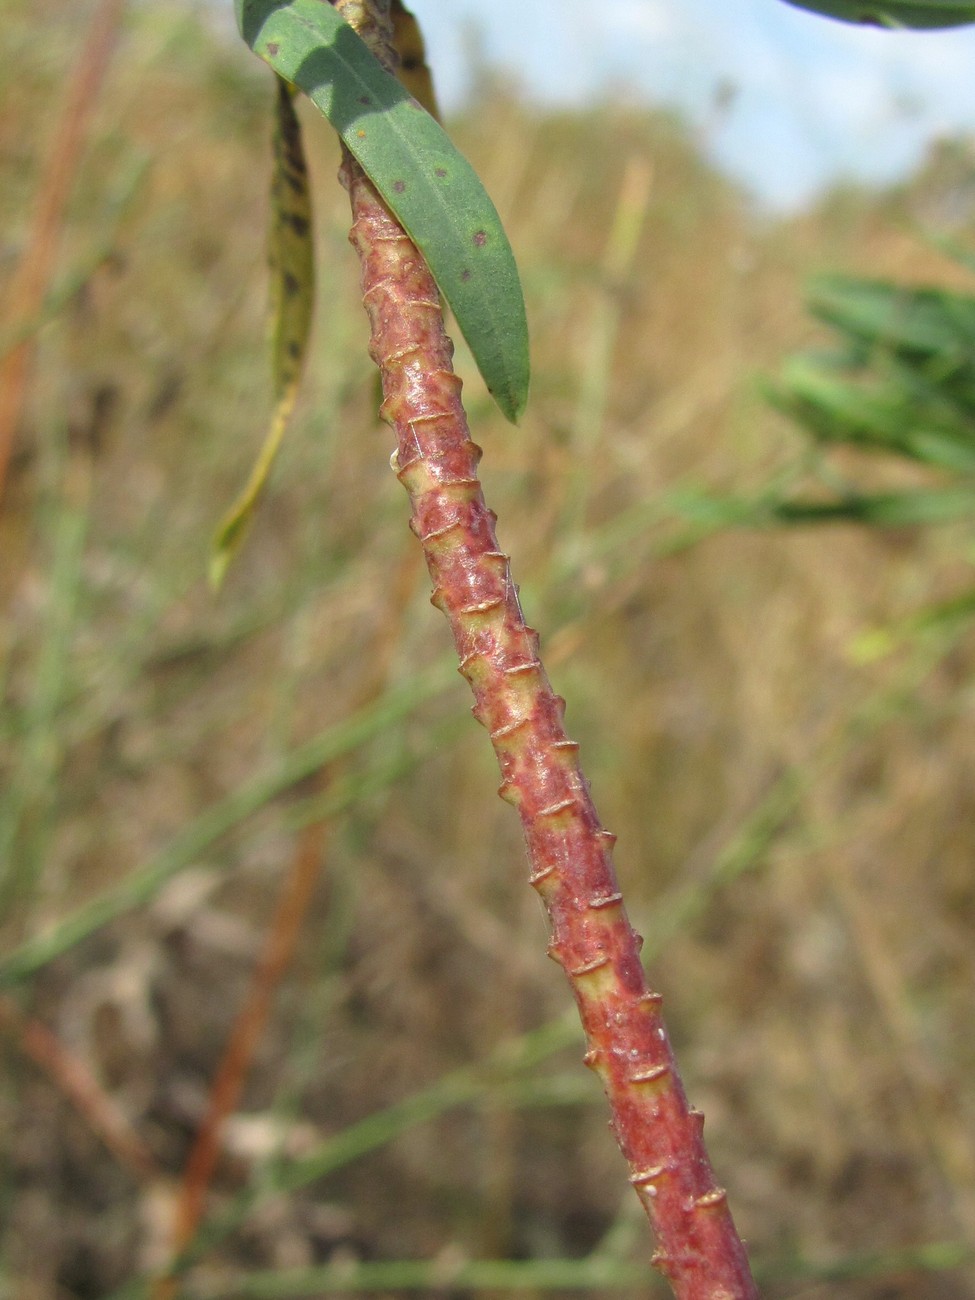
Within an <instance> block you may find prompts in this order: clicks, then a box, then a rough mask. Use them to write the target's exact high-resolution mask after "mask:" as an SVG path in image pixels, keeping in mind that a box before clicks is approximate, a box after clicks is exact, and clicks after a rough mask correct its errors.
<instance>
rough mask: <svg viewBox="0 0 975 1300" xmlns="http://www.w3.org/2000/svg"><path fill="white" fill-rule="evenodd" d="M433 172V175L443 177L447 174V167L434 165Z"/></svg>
mask: <svg viewBox="0 0 975 1300" xmlns="http://www.w3.org/2000/svg"><path fill="white" fill-rule="evenodd" d="M433 174H434V176H440V177H441V178H443V177H444V176H446V175H447V168H446V167H435V168H434V170H433Z"/></svg>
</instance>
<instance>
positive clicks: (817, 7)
mask: <svg viewBox="0 0 975 1300" xmlns="http://www.w3.org/2000/svg"><path fill="white" fill-rule="evenodd" d="M786 4H790V5H793V6H794V7H795V8H796V9H808V10H809V11H810V12H811V13H816V14H824V15H825V16H826V17H827V18H839V19H840V20H841V21H843V22H847V23H867V24H871V25H872V26H874V27H894V28H897V27H914V28H917V29H919V30H923V29H928V30H930V29H934V28H938V27H961V26H962V25H963V24H965V23H975V3H973V2H972V0H786Z"/></svg>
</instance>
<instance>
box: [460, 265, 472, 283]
mask: <svg viewBox="0 0 975 1300" xmlns="http://www.w3.org/2000/svg"><path fill="white" fill-rule="evenodd" d="M460 278H461V279H462V280H463V281H464V282H465V283H466V282H467V281H468V280H469V279H470V278H471V272H470V268H469V267H466V266H465V267H464V269H463V271H461V273H460Z"/></svg>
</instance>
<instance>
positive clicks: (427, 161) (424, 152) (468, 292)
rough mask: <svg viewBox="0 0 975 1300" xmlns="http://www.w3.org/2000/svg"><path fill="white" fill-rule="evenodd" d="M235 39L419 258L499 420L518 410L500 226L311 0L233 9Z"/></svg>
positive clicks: (517, 327)
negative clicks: (356, 169) (363, 179)
mask: <svg viewBox="0 0 975 1300" xmlns="http://www.w3.org/2000/svg"><path fill="white" fill-rule="evenodd" d="M236 7H237V18H238V23H239V26H240V30H241V34H242V35H243V37H244V40H245V41H246V42H247V44H248V45H249V46H250V47H251V49H252V50H253V51H254V53H255V54H257V55H258V56H259V57H260V58H262V59H263V60H264V61H265V62H266V63H268V64H269V65H270V66H271V67H272V68H273V69H274V71H275V72H277V73H278V75H279V76H281V77H284V78H285V79H286V80H288V81H290V82H292V83H293V84H294V85H296V86H298V87H299V89H301V90H303V91H304V92H305V94H306V95H308V97H309V98H310V99H311V100H312V102H313V103H314V104H316V105H317V107H318V108H319V109H320V110H321V111H322V112H323V113H324V114H325V116H326V117H327V118H328V120H329V122H331V124H332V126H333V127H334V128H335V130H336V131H337V132H338V134H339V135H340V137H341V138H342V140H343V141H344V143H345V144H346V146H347V147H348V149H349V150H350V152H351V153H352V154H353V156H354V157H355V158H356V159H357V161H358V162H359V163H360V165H361V166H362V168H363V170H364V171H365V173H366V175H367V176H368V177H369V179H370V180H371V181H372V183H373V184H374V185H375V187H376V189H377V190H378V191H379V193H380V194H381V195H382V197H383V198H384V200H385V201H386V203H387V204H388V205H389V207H390V209H391V210H392V211H393V212H394V213H395V215H396V217H397V219H398V220H399V221H400V222H401V224H402V225H403V227H404V229H405V230H406V231H407V232H408V233H409V235H410V238H411V239H412V240H413V242H414V243H415V244H416V245H417V247H418V248H419V249H420V251H421V252H422V253H423V256H424V257H425V258H426V260H427V262H428V264H429V266H430V270H431V271H432V272H433V275H434V278H435V279H436V281H437V284H438V285H439V287H440V290H441V292H442V293H443V295H444V297H445V298H446V300H447V302H448V303H449V305H450V308H451V310H452V311H453V313H454V316H455V317H456V319H457V324H458V326H459V327H460V329H461V331H462V333H463V335H464V338H465V339H466V340H467V343H468V345H469V347H470V349H471V352H472V354H473V356H474V360H475V362H476V363H477V367H478V369H479V370H480V372H481V375H482V376H483V378H484V382H485V383H486V384H487V387H488V390H489V392H490V393H491V394H492V396H493V397H494V399H495V401H496V402H497V404H498V406H499V407H500V408H501V410H502V412H503V413H504V415H505V416H506V417H507V418H508V419H509V420H512V421H515V420H517V419H518V417H519V416H520V414H521V412H522V411H523V410H524V407H525V403H526V401H527V399H528V378H529V361H528V324H527V319H526V316H525V304H524V299H523V297H522V291H521V282H520V280H519V278H518V269H517V267H516V265H515V260H514V255H513V254H512V252H511V246H510V244H509V243H508V238H507V236H506V235H505V233H504V229H503V227H502V225H501V220H500V218H499V217H498V214H497V212H496V210H495V208H494V204H493V203H492V202H491V200H490V198H489V197H488V195H487V193H486V192H485V190H484V187H483V185H482V184H481V182H480V181H479V180H478V178H477V175H476V174H475V172H474V170H473V168H472V167H471V165H470V163H468V162H467V160H466V159H465V158H464V157H463V156H462V155H461V154H460V153H459V152H458V151H457V149H456V148H455V147H454V145H453V144H452V143H451V142H450V139H449V138H448V136H447V135H446V133H445V132H444V130H443V128H442V127H441V126H440V125H439V124H438V123H437V122H436V121H434V119H433V118H432V117H431V116H430V115H429V113H427V112H426V111H425V110H424V109H423V108H422V107H421V106H420V105H419V104H418V103H417V101H416V100H415V99H413V98H412V96H411V95H410V94H409V93H408V92H407V91H406V90H405V88H404V87H403V86H402V85H401V84H400V82H399V81H397V80H396V78H395V77H393V76H390V74H389V73H387V72H386V71H385V70H384V69H383V68H382V67H381V66H380V65H379V63H378V62H377V60H376V59H375V58H374V57H373V56H372V54H371V53H370V52H369V50H368V49H367V48H366V46H365V45H364V44H363V42H362V41H361V40H360V39H359V37H358V36H357V35H356V34H355V32H354V31H353V30H352V28H351V27H350V26H349V25H348V24H347V23H346V22H345V21H344V20H343V19H342V18H341V17H340V16H339V15H338V14H337V13H336V12H335V10H334V9H333V8H332V6H331V5H329V4H323V3H322V0H288V2H287V3H284V4H282V3H281V0H236Z"/></svg>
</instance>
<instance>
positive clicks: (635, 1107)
mask: <svg viewBox="0 0 975 1300" xmlns="http://www.w3.org/2000/svg"><path fill="white" fill-rule="evenodd" d="M342 179H343V183H344V184H345V185H346V187H347V188H348V190H349V195H350V198H351V201H352V212H353V226H352V234H351V240H352V243H353V244H354V246H355V248H356V250H357V252H358V254H359V258H360V261H361V266H362V290H363V301H364V305H365V308H366V311H367V313H368V316H369V321H370V324H371V327H372V338H371V342H370V355H371V356H372V357H373V359H374V361H375V362H376V363H377V365H378V366H379V368H380V372H381V375H382V384H383V395H384V401H383V404H382V407H381V414H382V416H383V418H384V419H385V420H386V421H387V423H389V424H390V425H391V426H392V428H393V430H394V432H395V434H396V440H397V451H396V455H395V457H394V465H395V468H396V470H397V473H398V477H399V480H400V482H401V483H402V484H403V486H404V487H405V488H406V490H407V492H408V493H409V496H410V501H411V504H412V519H411V525H410V526H411V527H412V529H413V531H414V532H415V533H416V535H417V537H418V538H419V539H420V542H421V543H422V546H423V550H424V554H425V556H426V561H427V567H428V568H429V571H430V575H431V578H432V580H433V596H432V600H433V603H434V604H435V605H436V606H437V607H438V608H439V609H441V610H442V611H443V612H444V614H445V615H446V616H447V619H448V621H449V623H450V627H451V631H452V633H453V636H454V642H455V644H456V647H457V651H458V654H459V657H460V671H461V673H462V674H463V675H464V677H466V679H467V681H468V682H469V683H470V686H471V689H472V690H473V692H474V698H475V704H474V716H475V717H476V718H477V719H478V721H479V722H481V723H483V724H484V726H485V727H486V728H487V729H488V732H489V733H490V736H491V741H492V743H493V745H494V749H495V753H496V754H497V756H498V762H499V763H500V766H501V775H502V782H501V789H500V793H501V796H502V798H504V799H506V800H508V802H509V803H512V804H513V805H514V806H515V807H516V808H517V809H518V812H519V815H520V817H521V821H522V826H523V829H524V833H525V840H526V843H527V846H528V856H529V861H530V865H531V875H530V881H531V883H532V885H533V886H534V887H535V889H536V890H537V891H538V893H539V894H540V896H541V898H542V901H543V902H544V904H545V907H546V910H547V912H548V915H549V919H550V922H551V927H552V936H551V942H550V944H549V954H550V955H551V956H552V957H553V958H554V959H555V960H556V961H557V962H559V963H560V965H561V966H562V967H563V969H564V970H565V973H566V975H567V976H568V979H569V982H570V984H571V986H572V991H573V994H574V996H575V1000H576V1003H577V1005H578V1007H579V1012H580V1015H581V1017H582V1023H583V1027H584V1029H585V1033H586V1038H587V1041H588V1049H589V1050H588V1051H587V1053H586V1057H585V1060H586V1064H587V1065H589V1066H590V1067H591V1068H592V1069H593V1070H595V1071H596V1072H597V1073H598V1074H599V1076H600V1078H601V1080H602V1083H603V1087H604V1088H605V1090H606V1094H607V1096H608V1098H609V1102H610V1106H611V1109H612V1114H613V1120H612V1124H613V1128H614V1130H615V1133H616V1137H617V1140H618V1142H619V1145H620V1148H621V1150H622V1152H623V1154H624V1156H625V1157H626V1159H627V1161H628V1163H629V1166H630V1181H631V1183H632V1184H633V1186H634V1188H635V1189H636V1192H637V1195H638V1196H639V1198H640V1200H641V1202H642V1203H643V1206H644V1208H645V1210H646V1212H647V1215H648V1216H649V1218H650V1221H651V1224H652V1225H653V1228H654V1231H655V1233H656V1236H657V1242H658V1249H657V1252H656V1254H655V1256H654V1263H655V1265H656V1266H657V1267H658V1268H659V1269H660V1270H661V1271H662V1272H663V1273H665V1274H666V1276H667V1277H668V1278H669V1280H670V1283H671V1285H672V1287H673V1290H674V1292H675V1294H676V1295H677V1296H678V1297H679V1298H680V1300H748V1298H749V1297H755V1296H757V1294H758V1293H757V1291H756V1288H755V1284H754V1282H753V1281H752V1278H751V1274H750V1272H749V1268H748V1261H747V1258H746V1256H745V1252H744V1248H743V1247H742V1244H741V1241H740V1239H739V1237H738V1234H737V1232H736V1230H735V1226H734V1223H733V1221H732V1218H731V1213H730V1211H729V1209H728V1204H727V1198H726V1195H725V1192H724V1191H723V1190H722V1189H721V1188H719V1187H718V1186H717V1185H716V1183H715V1179H714V1175H713V1173H712V1170H711V1165H710V1162H709V1160H708V1156H707V1152H706V1151H705V1148H704V1141H703V1137H702V1127H703V1122H704V1119H703V1116H702V1115H701V1113H700V1112H699V1111H696V1110H694V1109H692V1108H691V1107H690V1106H689V1105H688V1103H687V1099H686V1097H685V1095H684V1089H683V1086H682V1084H681V1081H680V1077H679V1075H678V1073H677V1067H676V1064H675V1062H674V1056H673V1052H672V1050H671V1046H670V1042H669V1040H668V1037H667V1031H666V1029H665V1027H664V1022H663V1018H662V1015H661V1008H660V995H659V994H657V993H654V992H652V991H651V990H650V988H649V987H648V985H647V982H646V977H645V975H644V971H643V967H642V965H641V963H640V956H639V953H640V945H641V942H642V941H641V939H640V937H639V935H637V934H636V933H635V931H634V930H633V929H632V927H631V926H630V923H629V921H628V919H627V916H626V911H625V909H624V906H623V899H622V896H621V894H620V890H619V885H618V883H617V880H616V875H615V872H614V870H613V865H612V861H611V850H612V846H613V838H614V837H613V836H612V835H611V834H610V833H609V832H608V831H605V830H603V828H602V826H601V825H600V822H599V818H598V816H597V814H596V810H595V808H594V807H593V804H592V800H591V799H590V796H589V787H588V784H587V782H586V779H585V777H584V776H583V774H582V770H581V768H580V766H579V757H578V746H577V745H576V744H575V742H574V741H572V740H570V739H569V738H568V736H567V735H566V733H565V730H564V729H563V726H562V713H563V701H562V700H561V699H560V698H559V697H558V696H557V695H556V694H555V693H554V691H553V690H552V688H551V686H550V684H549V681H548V678H547V676H546V674H545V670H544V668H543V667H542V663H541V660H540V659H539V654H538V637H537V635H536V633H535V632H534V631H533V630H532V629H531V628H529V627H528V626H527V625H526V623H525V619H524V615H523V614H522V611H521V606H520V604H519V600H518V592H517V588H516V587H515V584H514V582H513V581H512V578H511V570H510V567H509V563H508V556H507V555H505V554H504V552H503V551H502V550H501V548H500V546H499V545H498V541H497V537H496V535H495V528H494V525H495V516H494V514H493V512H492V511H490V510H489V509H488V507H487V505H486V504H485V501H484V496H483V494H482V491H481V485H480V483H479V481H478V477H477V465H478V461H479V459H480V456H481V452H480V449H479V448H478V447H477V446H476V445H475V444H474V443H473V442H472V441H471V437H470V433H469V431H468V425H467V418H466V416H465V413H464V409H463V405H462V403H461V397H460V389H461V382H460V380H459V378H458V377H457V376H456V375H455V374H454V372H453V369H452V365H451V361H452V354H453V345H452V344H451V342H450V339H449V338H448V337H447V335H446V333H445V331H444V325H443V315H442V312H441V307H440V296H439V293H438V291H437V287H436V284H435V283H434V281H433V278H432V276H431V275H430V272H429V270H428V268H427V266H426V263H425V262H424V260H423V258H422V257H421V255H420V254H419V252H418V251H417V249H416V248H415V247H414V245H413V244H412V243H411V241H410V240H409V238H408V237H407V235H406V234H405V233H404V231H403V229H402V227H401V226H400V225H399V224H398V223H397V221H396V219H395V218H394V217H393V216H392V214H391V213H390V212H389V210H388V208H387V207H386V206H385V204H384V203H383V201H382V200H381V199H380V197H379V196H378V194H377V193H376V191H375V189H374V188H373V187H372V185H371V184H370V183H369V181H368V180H367V179H366V177H365V176H364V175H363V173H362V171H361V169H360V168H359V167H358V165H357V164H356V163H354V162H353V161H352V159H351V158H349V157H348V156H346V158H345V161H344V164H343V170H342Z"/></svg>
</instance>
